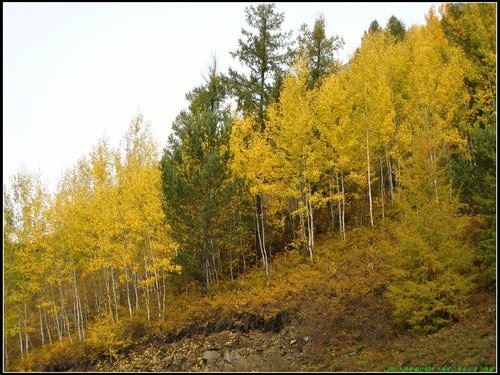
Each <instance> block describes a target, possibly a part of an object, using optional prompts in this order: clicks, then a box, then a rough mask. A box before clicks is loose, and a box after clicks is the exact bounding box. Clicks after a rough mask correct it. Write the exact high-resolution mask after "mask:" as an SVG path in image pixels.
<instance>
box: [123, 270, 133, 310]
mask: <svg viewBox="0 0 500 375" xmlns="http://www.w3.org/2000/svg"><path fill="white" fill-rule="evenodd" d="M129 284H130V283H129V280H128V267H127V266H125V289H126V293H127V306H128V314H129V316H130V317H132V302H131V301H130V286H129Z"/></svg>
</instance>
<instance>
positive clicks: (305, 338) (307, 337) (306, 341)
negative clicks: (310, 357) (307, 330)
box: [304, 336, 311, 344]
mask: <svg viewBox="0 0 500 375" xmlns="http://www.w3.org/2000/svg"><path fill="white" fill-rule="evenodd" d="M310 339H311V338H310V337H309V336H304V342H305V343H306V344H307V343H308V342H309V340H310Z"/></svg>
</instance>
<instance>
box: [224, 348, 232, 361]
mask: <svg viewBox="0 0 500 375" xmlns="http://www.w3.org/2000/svg"><path fill="white" fill-rule="evenodd" d="M224 361H226V362H227V363H231V353H229V350H224Z"/></svg>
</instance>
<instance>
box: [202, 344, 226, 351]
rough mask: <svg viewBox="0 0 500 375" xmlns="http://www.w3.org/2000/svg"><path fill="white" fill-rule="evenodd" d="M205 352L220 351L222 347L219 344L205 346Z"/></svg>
mask: <svg viewBox="0 0 500 375" xmlns="http://www.w3.org/2000/svg"><path fill="white" fill-rule="evenodd" d="M205 348H206V349H207V350H221V349H222V347H221V346H220V345H219V344H217V343H216V344H205Z"/></svg>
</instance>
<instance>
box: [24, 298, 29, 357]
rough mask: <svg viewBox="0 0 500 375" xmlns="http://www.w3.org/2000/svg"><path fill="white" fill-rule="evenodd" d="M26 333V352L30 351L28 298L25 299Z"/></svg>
mask: <svg viewBox="0 0 500 375" xmlns="http://www.w3.org/2000/svg"><path fill="white" fill-rule="evenodd" d="M24 335H25V340H26V343H25V347H26V353H27V352H28V343H29V333H28V304H27V302H26V300H24Z"/></svg>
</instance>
